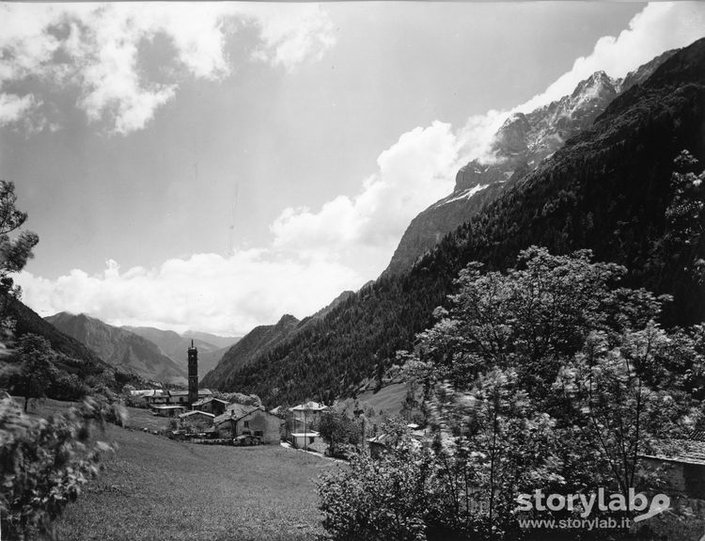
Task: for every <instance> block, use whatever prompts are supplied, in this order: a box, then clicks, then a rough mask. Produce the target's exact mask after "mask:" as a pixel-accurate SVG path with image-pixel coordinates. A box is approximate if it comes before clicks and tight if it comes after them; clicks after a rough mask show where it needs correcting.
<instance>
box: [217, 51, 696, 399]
mask: <svg viewBox="0 0 705 541" xmlns="http://www.w3.org/2000/svg"><path fill="white" fill-rule="evenodd" d="M600 79H601V78H600ZM703 126H705V40H699V41H697V42H695V43H694V44H693V45H691V46H689V47H687V48H685V49H683V50H680V51H678V52H676V53H674V54H673V55H671V56H670V57H669V58H667V59H665V60H664V61H663V62H662V63H661V64H660V65H659V66H658V67H656V68H655V69H654V70H653V72H652V74H651V75H650V76H648V77H646V78H645V79H644V80H643V81H642V82H640V83H638V84H634V85H633V86H632V87H631V88H629V89H627V90H624V91H622V92H621V93H619V94H618V95H617V96H616V97H615V99H614V100H613V101H612V102H611V103H610V104H609V105H608V106H607V107H606V108H605V110H604V112H602V114H600V115H598V116H597V117H596V119H595V122H594V124H593V125H592V126H590V127H588V128H586V129H584V130H583V131H581V132H580V133H579V134H577V135H576V136H575V137H573V138H571V139H569V140H568V141H567V142H566V143H565V144H564V146H562V147H561V148H560V149H558V150H556V151H555V153H553V155H551V156H550V157H547V159H544V160H542V161H541V162H540V163H539V164H538V166H537V167H536V168H535V169H534V170H533V171H530V172H528V173H527V174H525V175H522V176H521V177H519V178H517V176H516V175H512V176H513V178H512V177H510V178H509V179H507V181H506V184H507V186H506V187H505V188H504V190H503V193H502V194H501V196H500V197H498V198H496V199H495V200H493V201H491V202H488V203H487V204H486V205H485V206H484V207H483V208H482V209H481V210H480V211H479V212H477V213H476V214H475V215H474V216H472V217H471V219H470V220H469V221H468V222H466V223H464V224H463V225H461V226H460V227H459V228H457V229H456V230H454V231H452V232H451V233H449V234H447V235H446V236H445V237H443V238H442V240H441V241H440V242H439V243H438V244H437V245H436V246H435V248H433V249H432V250H431V251H430V252H429V253H428V254H427V255H426V256H425V257H423V258H422V259H421V260H420V261H419V262H418V263H417V264H416V265H414V266H413V267H412V268H411V269H409V270H407V271H401V272H398V273H387V274H385V275H383V276H382V277H380V278H379V279H378V280H377V281H376V282H374V283H373V284H371V285H368V286H365V287H363V288H362V289H361V290H360V291H358V292H357V293H356V294H355V295H354V296H353V297H351V298H349V299H347V300H346V301H345V302H344V303H341V304H339V305H338V306H337V307H336V308H334V309H333V310H331V311H330V312H329V313H328V314H327V315H326V316H325V317H323V318H322V319H320V320H318V321H317V322H316V323H315V324H311V325H309V326H308V328H307V329H305V330H304V331H302V332H300V333H297V334H296V335H295V336H294V337H293V338H292V339H291V340H287V341H283V342H281V343H280V344H279V345H278V346H276V347H275V348H273V349H270V350H269V351H268V352H266V353H264V354H261V355H259V356H258V357H257V358H255V359H251V360H250V361H249V362H248V364H246V365H245V366H243V367H242V368H240V369H239V370H238V371H237V372H234V373H232V374H231V375H229V377H228V380H227V383H228V385H233V383H234V382H237V389H238V390H239V391H240V392H247V393H256V394H258V395H259V396H261V397H262V399H263V400H265V401H266V402H267V403H268V404H270V405H276V404H279V403H296V402H298V401H300V400H304V399H308V398H321V397H322V394H323V390H325V393H327V394H328V395H329V396H330V395H331V394H332V395H335V396H342V395H346V394H351V393H354V392H355V389H356V388H357V387H358V386H359V383H360V381H362V380H363V379H364V378H369V377H374V376H375V374H378V373H379V372H383V371H384V369H385V368H387V367H388V366H389V365H390V364H391V363H392V362H394V359H395V353H396V351H397V350H400V349H408V348H410V347H412V346H413V343H414V339H415V335H416V333H418V332H420V331H422V330H424V329H426V328H428V327H429V326H430V325H431V324H432V322H433V317H432V312H433V310H434V308H435V307H437V306H439V305H442V304H443V303H444V302H445V301H446V299H447V295H448V294H450V293H452V291H453V280H454V279H455V277H456V276H457V274H458V272H459V271H460V270H461V269H462V268H464V267H465V266H466V265H467V263H469V262H470V261H481V262H483V263H484V264H485V266H486V268H488V269H505V268H507V267H508V266H510V265H513V264H514V261H515V258H516V255H517V253H518V251H519V250H521V249H524V248H526V247H528V246H531V245H539V246H545V247H547V248H548V249H549V250H550V251H551V252H553V253H567V252H571V251H574V250H576V249H582V248H589V249H592V250H593V252H594V254H595V257H596V258H597V259H598V260H603V261H614V262H616V263H619V264H622V265H624V266H625V267H627V269H628V272H627V275H626V277H625V280H624V283H625V285H627V286H632V287H646V288H648V289H650V290H652V291H654V292H656V293H657V294H669V295H672V296H673V302H671V303H670V304H669V305H668V306H667V309H666V310H665V312H664V314H663V317H662V323H663V324H665V325H673V324H681V325H688V324H692V323H694V322H700V321H702V320H703V317H704V315H705V288H703V287H702V283H703V276H702V274H703V267H704V266H705V264H704V263H703V261H705V235H704V234H703V227H702V225H700V226H699V227H693V228H686V229H684V230H683V231H677V230H674V229H673V228H674V227H675V226H674V223H675V222H673V219H674V217H678V215H679V212H677V211H678V210H679V206H680V202H679V198H682V197H683V194H684V193H685V192H683V193H679V190H680V189H679V188H678V187H677V186H675V185H674V183H673V180H674V177H673V173H674V170H675V169H676V168H678V167H680V166H678V165H676V164H674V160H675V159H676V158H677V157H678V156H679V155H680V154H681V152H682V151H683V150H684V149H686V150H689V151H690V152H691V153H692V155H693V156H694V157H695V158H697V159H698V160H700V165H698V166H695V165H692V166H690V167H691V169H692V170H693V172H696V173H700V171H702V170H703V165H702V163H704V162H705V130H703ZM692 178H693V179H695V177H692ZM704 186H705V182H702V180H699V181H698V180H694V181H693V182H692V185H691V188H689V190H690V192H692V193H691V194H690V195H689V196H692V197H694V198H695V200H694V201H693V202H692V204H689V205H685V206H684V207H683V208H684V209H686V210H687V209H691V210H693V211H694V210H697V209H698V208H702V205H703V204H704V203H705V202H704V201H703V199H705V196H704V195H703V191H704ZM686 195H687V194H686ZM681 210H683V209H681ZM689 212H690V211H689ZM698 219H699V220H700V222H699V223H700V224H702V216H700V217H699V218H698ZM324 398H326V397H324Z"/></svg>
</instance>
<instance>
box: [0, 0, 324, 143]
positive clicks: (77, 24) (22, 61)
mask: <svg viewBox="0 0 705 541" xmlns="http://www.w3.org/2000/svg"><path fill="white" fill-rule="evenodd" d="M0 18H1V19H2V20H3V31H2V33H0V92H1V93H0V97H1V98H2V99H1V100H0V125H2V124H8V123H12V122H15V121H17V120H18V117H19V116H20V115H21V114H24V113H27V112H28V111H29V110H30V109H32V105H36V104H38V103H40V102H41V99H39V98H35V97H32V96H31V95H29V94H26V95H16V94H13V93H11V92H9V91H7V90H5V88H6V87H7V86H8V85H10V84H16V83H18V82H22V81H23V80H25V79H26V78H28V77H30V76H31V77H33V78H37V79H40V80H42V81H44V82H45V83H47V84H48V85H50V86H51V85H53V86H54V87H59V88H66V87H67V86H69V85H73V86H75V87H76V88H78V89H79V92H80V97H79V99H78V102H77V105H78V107H80V108H81V109H83V110H84V111H85V112H86V115H87V117H88V119H89V120H90V121H93V122H96V121H99V120H105V121H106V123H107V124H108V126H109V129H110V130H111V131H115V132H117V133H121V134H126V133H129V132H131V131H134V130H139V129H142V128H144V127H145V125H146V124H147V123H148V122H149V121H150V120H151V119H152V118H153V116H154V113H155V111H156V110H157V109H158V108H159V107H160V106H162V105H164V104H165V103H167V102H168V101H169V100H171V99H173V98H174V96H175V94H176V91H177V90H178V84H179V80H180V79H181V78H183V77H184V76H190V77H194V78H201V79H209V80H217V79H220V78H223V77H226V76H228V75H230V73H231V66H230V64H229V61H228V58H227V54H226V38H227V36H228V34H229V33H230V32H234V31H237V29H238V28H239V27H238V25H236V24H233V22H234V21H238V22H244V23H247V24H250V25H253V26H254V27H256V28H257V30H258V31H259V39H260V43H259V45H258V46H257V47H256V51H257V54H256V55H253V56H254V58H256V59H258V60H260V61H264V62H268V63H270V64H272V65H274V66H282V67H284V68H285V69H286V70H288V71H291V70H292V69H294V67H295V66H297V65H298V64H300V63H302V62H305V61H307V60H316V59H319V58H320V57H321V55H322V54H323V52H324V51H325V50H326V49H327V48H329V47H330V46H332V45H333V43H334V38H333V35H332V33H331V32H332V26H331V23H330V21H329V19H328V16H327V14H326V13H325V12H324V11H323V10H322V9H320V8H319V7H318V6H312V5H300V6H286V7H285V8H283V9H276V10H274V9H273V8H272V7H268V6H261V7H259V6H256V5H251V4H239V3H226V2H222V3H221V2H217V3H205V2H198V3H186V2H184V3H174V4H163V3H132V2H116V3H111V4H98V5H96V4H53V5H47V4H34V3H26V4H2V5H0ZM156 36H162V37H165V38H167V40H168V41H169V43H170V44H171V45H172V46H173V54H174V58H173V61H174V63H175V64H176V66H177V69H175V70H174V72H173V73H172V76H171V79H172V80H171V81H168V82H163V81H162V82H157V81H154V80H150V77H149V74H146V73H145V71H144V70H142V69H140V66H139V60H140V46H141V45H143V44H144V43H145V42H148V41H149V40H152V39H153V38H155V37H156ZM20 106H22V107H20Z"/></svg>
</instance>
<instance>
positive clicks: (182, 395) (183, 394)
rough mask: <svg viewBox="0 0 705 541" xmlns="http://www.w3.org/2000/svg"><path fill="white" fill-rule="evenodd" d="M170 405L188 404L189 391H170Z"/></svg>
mask: <svg viewBox="0 0 705 541" xmlns="http://www.w3.org/2000/svg"><path fill="white" fill-rule="evenodd" d="M169 404H188V391H181V390H176V391H169Z"/></svg>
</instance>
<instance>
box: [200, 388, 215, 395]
mask: <svg viewBox="0 0 705 541" xmlns="http://www.w3.org/2000/svg"><path fill="white" fill-rule="evenodd" d="M212 394H213V391H211V390H210V389H198V396H201V395H203V396H210V395H212Z"/></svg>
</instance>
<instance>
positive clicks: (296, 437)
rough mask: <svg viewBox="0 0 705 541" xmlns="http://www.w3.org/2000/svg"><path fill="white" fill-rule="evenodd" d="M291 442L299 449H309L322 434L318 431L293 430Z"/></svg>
mask: <svg viewBox="0 0 705 541" xmlns="http://www.w3.org/2000/svg"><path fill="white" fill-rule="evenodd" d="M289 437H290V439H291V444H292V445H293V446H294V447H296V448H297V449H308V447H309V446H310V445H314V444H315V443H316V442H318V441H320V439H321V435H320V434H319V433H318V432H313V431H311V432H292V433H291V434H290V435H289Z"/></svg>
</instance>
